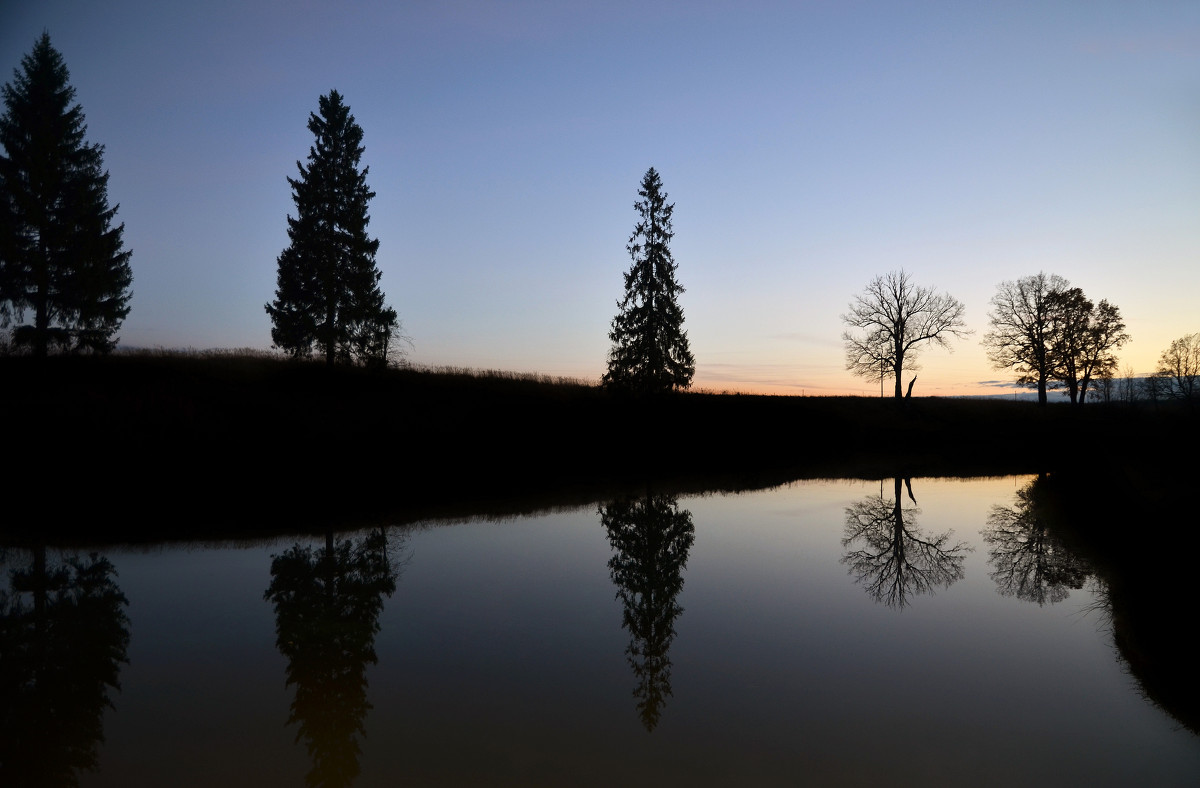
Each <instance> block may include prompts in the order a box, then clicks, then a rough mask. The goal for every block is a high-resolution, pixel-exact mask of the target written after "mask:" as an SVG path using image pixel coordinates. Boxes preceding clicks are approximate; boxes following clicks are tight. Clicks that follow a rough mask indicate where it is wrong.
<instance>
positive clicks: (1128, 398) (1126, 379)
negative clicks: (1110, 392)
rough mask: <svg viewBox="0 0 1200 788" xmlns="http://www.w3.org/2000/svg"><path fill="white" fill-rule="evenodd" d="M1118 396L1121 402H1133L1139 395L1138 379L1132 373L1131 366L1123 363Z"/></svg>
mask: <svg viewBox="0 0 1200 788" xmlns="http://www.w3.org/2000/svg"><path fill="white" fill-rule="evenodd" d="M1119 396H1120V398H1121V402H1124V403H1126V404H1133V403H1134V402H1136V401H1137V400H1138V397H1139V396H1141V394H1140V392H1139V391H1138V380H1137V377H1136V376H1135V375H1134V372H1133V367H1131V366H1129V365H1128V364H1126V365H1125V371H1124V372H1122V373H1121V383H1120V385H1119Z"/></svg>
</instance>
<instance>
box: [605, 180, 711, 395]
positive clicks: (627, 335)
mask: <svg viewBox="0 0 1200 788" xmlns="http://www.w3.org/2000/svg"><path fill="white" fill-rule="evenodd" d="M638 196H639V197H641V199H640V200H638V201H637V202H635V203H634V204H633V207H634V210H636V211H637V212H638V217H639V220H638V223H637V226H636V227H634V230H633V235H631V236H630V237H629V244H628V245H627V246H626V249H627V250H628V251H629V256H630V258H632V261H633V262H632V264H631V265H630V267H629V270H628V271H627V272H626V273H625V295H624V297H623V298H622V299H621V300H620V301H618V302H617V306H618V307H619V309H620V311H619V312H618V313H617V316H616V317H614V318H613V321H612V327H611V329H610V330H609V332H608V338H609V339H610V340H612V343H613V344H612V349H611V350H610V351H609V354H608V372H607V373H605V375H604V385H605V386H606V387H608V388H610V389H614V390H618V391H629V392H634V393H638V394H654V393H660V392H666V391H671V390H674V389H685V388H687V387H688V386H690V385H691V384H692V376H693V375H694V374H695V372H696V362H695V359H694V358H693V357H692V353H691V351H690V350H689V349H688V339H687V332H685V331H684V330H683V309H682V308H681V307H680V306H679V301H678V297H679V294H680V293H682V292H683V287H682V286H681V285H680V284H679V283H678V282H676V281H675V268H676V265H675V260H674V258H673V257H672V256H671V249H670V242H671V238H672V237H673V236H674V235H675V233H674V232H673V231H672V229H671V214H672V213H674V211H675V206H674V204H668V203H667V195H666V193H665V192H663V190H662V180H661V179H660V178H659V177H658V173H657V172H656V171H655V170H654V168H653V167H651V168H650V169H649V170H647V171H646V174H645V176H644V177H643V178H642V184H641V188H640V189H639V190H638Z"/></svg>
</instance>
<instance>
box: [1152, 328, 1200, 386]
mask: <svg viewBox="0 0 1200 788" xmlns="http://www.w3.org/2000/svg"><path fill="white" fill-rule="evenodd" d="M1157 375H1158V377H1159V379H1160V380H1161V382H1162V388H1163V391H1164V393H1165V394H1166V396H1168V397H1173V398H1175V399H1183V400H1188V401H1190V402H1195V401H1197V400H1200V334H1188V335H1187V336H1182V337H1180V338H1179V339H1176V340H1175V341H1173V342H1172V343H1171V345H1170V346H1169V347H1168V348H1167V349H1166V350H1164V351H1163V352H1162V355H1161V356H1159V359H1158V371H1157Z"/></svg>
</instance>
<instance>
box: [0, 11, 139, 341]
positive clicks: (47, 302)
mask: <svg viewBox="0 0 1200 788" xmlns="http://www.w3.org/2000/svg"><path fill="white" fill-rule="evenodd" d="M69 78H70V74H69V73H68V71H67V66H66V63H65V62H64V60H63V57H62V55H61V54H60V53H59V52H58V50H56V49H55V48H54V47H52V46H51V45H50V36H49V34H47V33H43V34H42V37H41V38H40V39H38V41H37V43H36V44H35V45H34V47H33V50H32V51H31V52H30V53H29V54H28V55H26V56H25V57H24V58H22V59H21V68H20V70H14V72H13V81H12V82H10V83H7V84H6V85H5V86H4V88H3V96H4V114H3V116H0V144H2V145H3V147H4V155H3V156H0V324H2V325H8V324H9V322H10V321H12V320H13V319H14V318H15V319H16V322H17V326H16V327H15V328H14V329H13V331H12V342H13V344H14V345H15V346H17V347H24V348H30V349H31V350H32V352H33V353H34V355H36V356H39V357H40V356H45V355H46V354H47V352H48V351H49V350H50V349H51V348H52V347H53V348H57V349H60V350H66V351H71V352H80V351H90V352H97V353H107V352H108V351H110V350H112V348H113V347H115V346H116V343H117V337H116V332H117V330H118V329H119V328H120V326H121V323H122V321H124V319H125V317H126V315H128V314H129V299H130V296H131V293H130V290H129V287H130V285H131V284H132V282H133V273H132V272H131V270H130V268H129V258H130V256H131V253H130V252H129V251H128V250H126V249H125V248H124V243H123V241H122V239H121V236H122V233H123V232H124V230H125V225H123V224H119V225H117V226H116V227H113V226H112V221H113V217H115V216H116V213H117V207H118V206H113V207H112V208H110V207H108V173H107V172H106V171H105V170H104V164H103V153H104V148H103V146H101V145H98V144H92V145H89V144H88V143H87V142H85V140H84V136H85V135H86V133H87V124H86V123H85V122H84V115H83V109H82V108H81V107H80V106H79V105H78V104H72V102H73V101H74V100H75V89H74V88H73V87H71V85H70V83H69ZM26 310H28V311H29V312H31V313H32V317H33V322H32V324H25V323H24V319H25V313H26Z"/></svg>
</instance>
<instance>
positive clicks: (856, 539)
mask: <svg viewBox="0 0 1200 788" xmlns="http://www.w3.org/2000/svg"><path fill="white" fill-rule="evenodd" d="M900 481H901V480H900V479H899V478H897V479H896V484H895V496H894V497H893V499H892V500H888V499H886V498H884V497H883V495H882V493H881V494H880V496H879V497H878V498H875V497H870V498H865V499H863V500H861V501H859V502H858V503H855V504H854V505H853V506H849V507H847V508H846V530H845V537H844V538H843V539H842V547H847V548H849V547H851V546H852V545H855V544H860V545H861V547H859V548H858V549H856V550H851V551H850V552H848V553H846V555H845V557H843V558H842V563H844V564H848V565H849V567H850V570H849V571H850V573H851V574H853V575H855V577H856V578H857V579H858V582H859V583H862V585H863V587H864V588H865V589H866V590H867V593H868V594H870V595H871V598H872V599H874V600H875V601H876V602H883V603H884V604H885V605H887V606H888V607H895V608H903V607H904V606H905V605H907V604H909V601H908V597H909V596H910V595H912V594H932V593H933V590H934V588H936V587H937V586H942V587H943V588H948V587H949V586H950V585H951V584H953V583H955V582H957V581H959V580H962V578H963V556H962V555H960V554H961V553H963V552H965V551H969V550H970V549H971V548H969V547H967V545H966V544H964V543H962V542H957V543H954V544H951V543H950V536H951V533H952V532H951V531H947V532H946V533H944V534H940V535H938V536H931V537H928V538H925V537H924V536H923V534H922V533H921V532H920V531H919V530H917V528H916V516H917V515H918V514H919V513H920V511H921V510H920V509H905V508H904V507H903V506H902V501H901V497H900ZM905 483H906V484H908V481H907V480H905ZM908 497H909V498H910V499H911V500H912V502H913V503H916V499H915V498H913V494H912V485H911V484H908Z"/></svg>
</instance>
